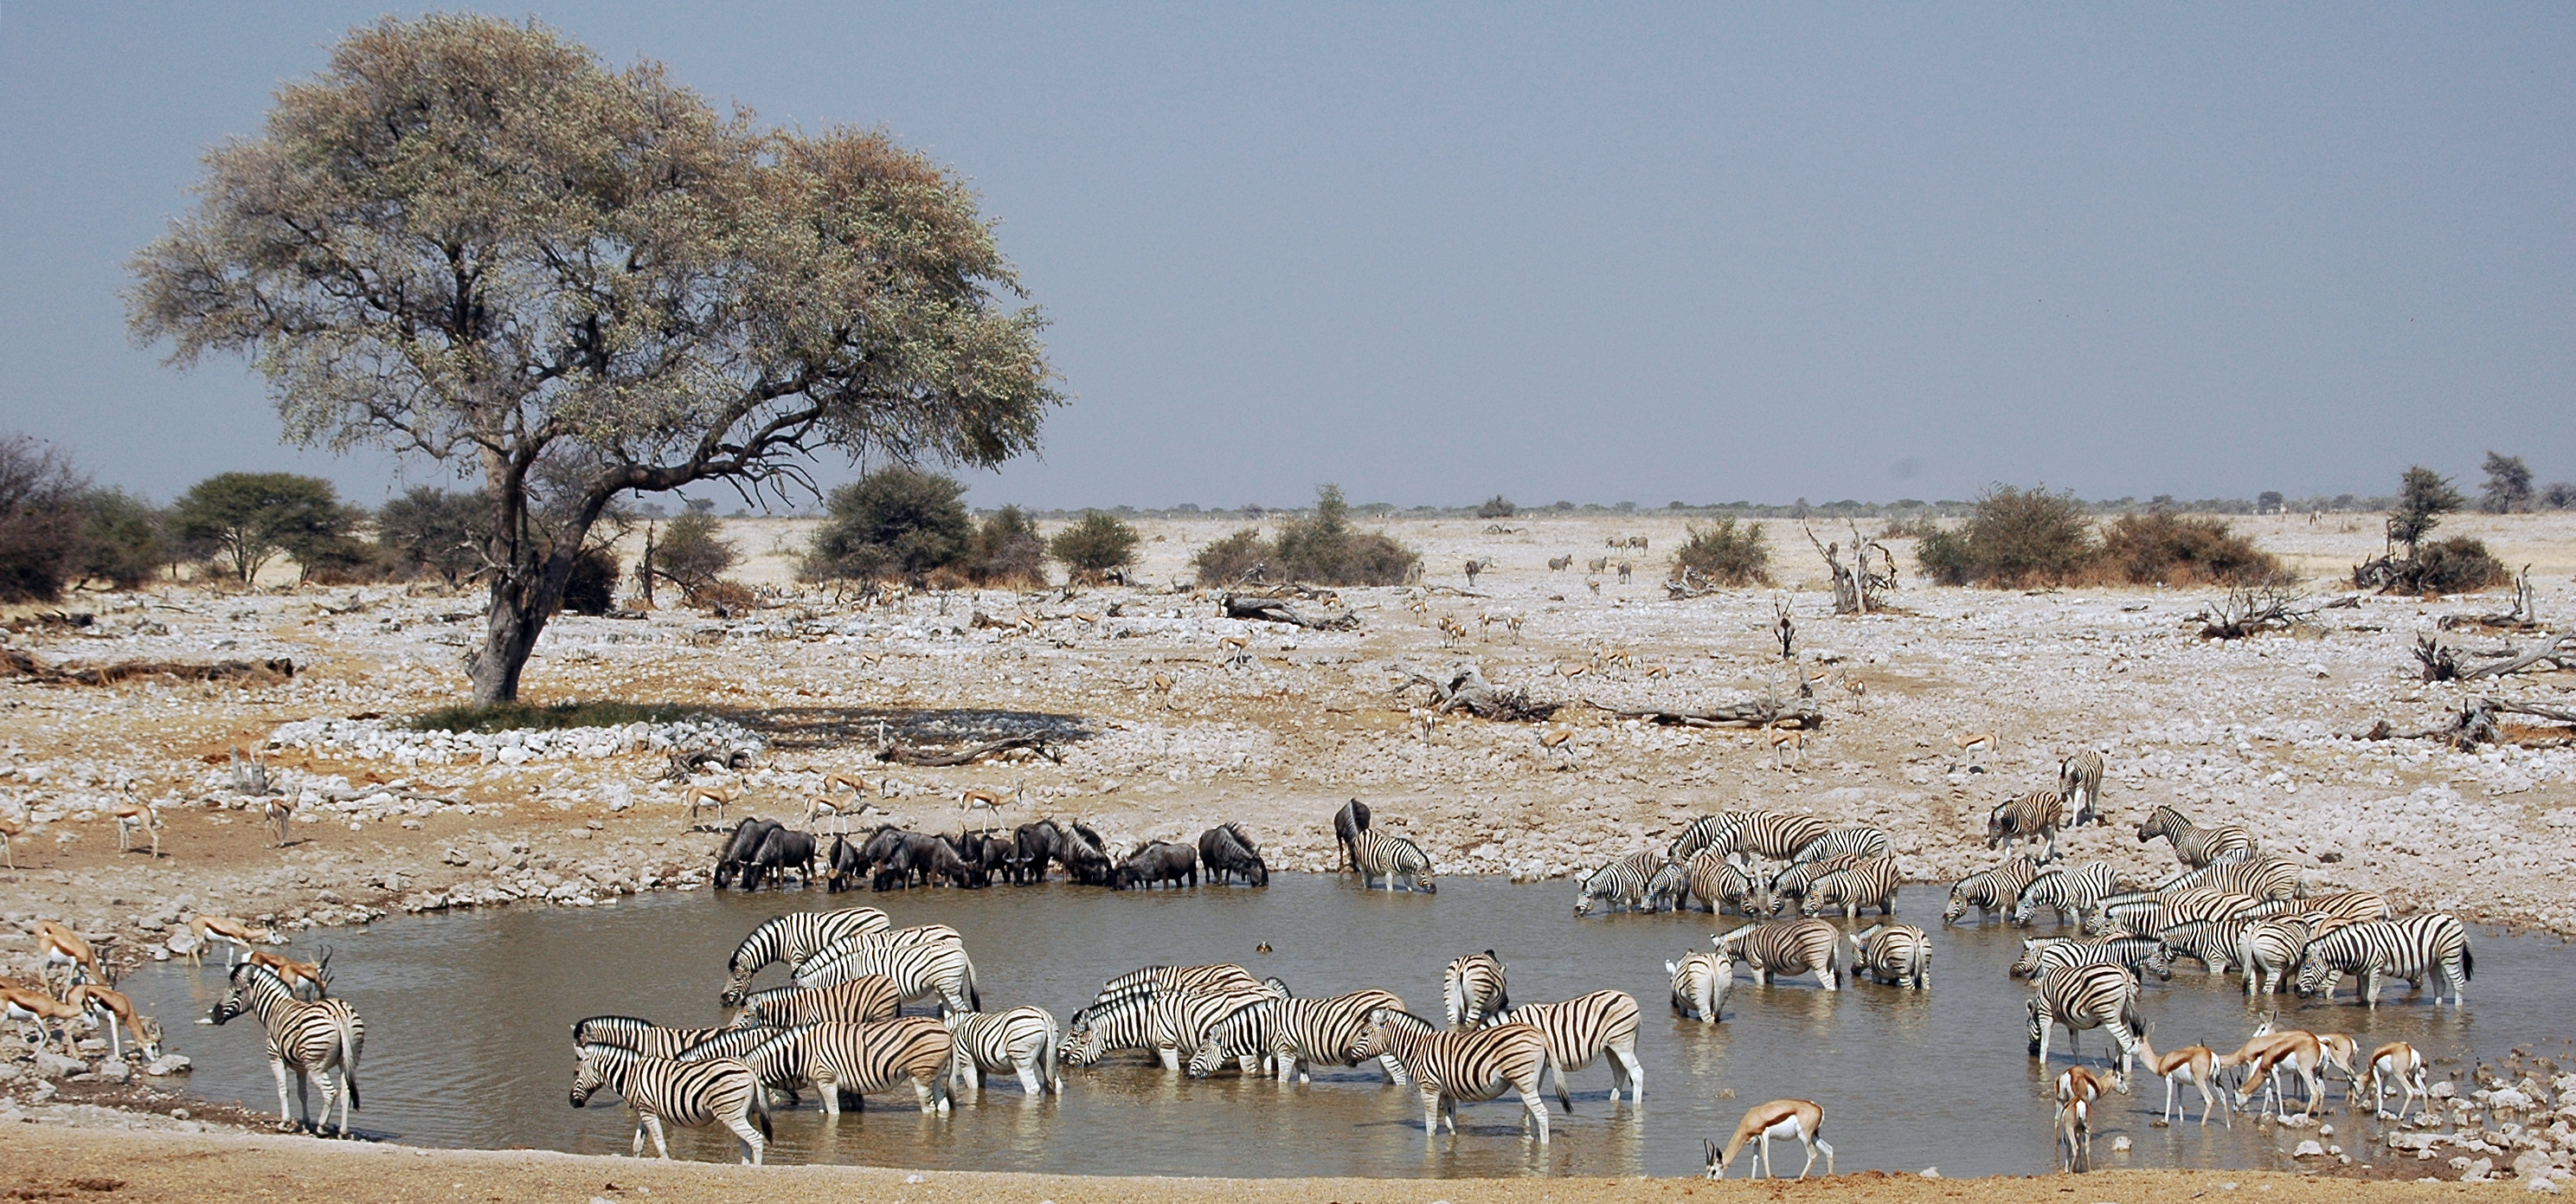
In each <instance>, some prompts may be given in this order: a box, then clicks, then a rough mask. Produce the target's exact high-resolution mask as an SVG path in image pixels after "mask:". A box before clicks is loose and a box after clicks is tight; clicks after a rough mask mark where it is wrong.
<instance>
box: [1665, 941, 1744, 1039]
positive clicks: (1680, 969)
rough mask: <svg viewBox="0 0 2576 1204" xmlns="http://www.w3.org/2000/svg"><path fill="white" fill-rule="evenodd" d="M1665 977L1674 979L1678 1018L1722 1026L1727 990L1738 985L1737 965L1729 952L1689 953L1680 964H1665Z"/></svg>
mask: <svg viewBox="0 0 2576 1204" xmlns="http://www.w3.org/2000/svg"><path fill="white" fill-rule="evenodd" d="M1664 973H1666V974H1670V975H1672V976H1673V1014H1674V1015H1676V1016H1681V1017H1684V1018H1686V1019H1694V1018H1695V1019H1697V1020H1698V1021H1699V1022H1700V1023H1702V1024H1715V1023H1717V1022H1718V1018H1719V1016H1718V1013H1719V1011H1720V1009H1722V1008H1723V1007H1724V1006H1725V1004H1726V991H1727V988H1729V987H1732V986H1734V985H1735V962H1734V960H1733V959H1731V958H1729V957H1728V956H1727V955H1726V951H1725V950H1722V949H1721V950H1719V951H1717V952H1715V953H1685V954H1683V955H1682V959H1681V960H1680V961H1677V962H1665V963H1664Z"/></svg>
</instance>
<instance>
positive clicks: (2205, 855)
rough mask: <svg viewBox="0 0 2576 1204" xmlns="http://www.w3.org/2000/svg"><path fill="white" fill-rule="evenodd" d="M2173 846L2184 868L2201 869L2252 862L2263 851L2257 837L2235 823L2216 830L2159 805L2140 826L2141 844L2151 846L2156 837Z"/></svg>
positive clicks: (2139, 836)
mask: <svg viewBox="0 0 2576 1204" xmlns="http://www.w3.org/2000/svg"><path fill="white" fill-rule="evenodd" d="M2159 836H2161V837H2164V838H2165V839H2166V840H2167V841H2169V842H2171V843H2172V844H2173V851H2174V856H2175V857H2177V858H2180V859H2181V861H2182V863H2183V864H2184V865H2187V866H2190V867H2191V868H2193V869H2200V868H2203V867H2205V866H2208V865H2211V864H2213V863H2215V862H2220V861H2231V860H2233V861H2245V860H2250V859H2252V858H2253V857H2254V855H2255V854H2257V853H2259V852H2261V851H2262V850H2261V846H2259V845H2257V844H2256V843H2255V842H2254V834H2253V833H2251V832H2248V831H2246V830H2245V829H2244V828H2242V827H2239V826H2237V825H2235V824H2220V825H2218V826H2217V827H2214V828H2203V827H2199V826H2197V825H2195V824H2193V823H2192V822H2191V817H2190V816H2187V815H2184V814H2183V813H2182V812H2180V811H2177V810H2175V809H2173V808H2172V807H2165V806H2159V807H2157V808H2156V809H2155V810H2153V811H2150V812H2148V813H2147V818H2146V821H2145V822H2144V823H2141V824H2139V825H2138V843H2139V844H2148V843H2150V842H2152V841H2154V840H2155V838H2157V837H2159Z"/></svg>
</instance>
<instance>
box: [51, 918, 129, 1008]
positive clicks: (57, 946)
mask: <svg viewBox="0 0 2576 1204" xmlns="http://www.w3.org/2000/svg"><path fill="white" fill-rule="evenodd" d="M36 957H37V971H36V972H37V973H38V974H41V975H43V976H44V983H45V989H47V990H52V989H53V985H54V967H56V966H68V967H70V968H71V972H70V978H71V981H70V982H67V983H65V984H63V990H65V991H69V990H70V989H71V988H72V987H75V986H78V985H80V984H81V983H85V982H100V983H104V982H113V981H114V980H113V979H111V978H109V977H108V976H107V970H106V968H105V967H103V966H101V965H100V964H99V961H98V950H96V949H93V948H91V947H90V943H89V942H88V941H86V940H83V939H81V934H79V933H77V932H74V931H72V930H71V929H70V928H68V927H66V926H64V925H61V924H57V923H55V922H53V921H52V920H38V921H36Z"/></svg>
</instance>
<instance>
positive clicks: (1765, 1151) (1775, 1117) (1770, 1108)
mask: <svg viewBox="0 0 2576 1204" xmlns="http://www.w3.org/2000/svg"><path fill="white" fill-rule="evenodd" d="M1824 1126H1825V1110H1824V1109H1823V1108H1822V1107H1819V1106H1818V1105H1817V1104H1815V1103H1814V1102H1813V1101H1810V1100H1802V1099H1775V1100H1773V1101H1771V1102H1770V1103H1767V1104H1755V1105H1753V1106H1752V1107H1750V1108H1747V1109H1745V1110H1744V1119H1742V1120H1740V1121H1737V1122H1735V1134H1734V1135H1733V1136H1731V1137H1728V1138H1727V1139H1726V1148H1725V1149H1724V1150H1720V1149H1718V1148H1717V1143H1716V1142H1714V1141H1711V1142H1708V1143H1707V1145H1708V1177H1709V1178H1711V1179H1723V1178H1725V1177H1726V1168H1727V1167H1729V1166H1731V1165H1733V1164H1734V1162H1735V1156H1736V1155H1737V1154H1738V1153H1741V1152H1743V1150H1744V1147H1746V1146H1748V1145H1753V1146H1755V1147H1756V1148H1755V1150H1754V1154H1753V1167H1752V1168H1751V1169H1749V1170H1747V1171H1746V1175H1747V1176H1748V1177H1750V1175H1751V1174H1752V1171H1753V1170H1759V1171H1761V1172H1762V1177H1763V1178H1765V1179H1769V1178H1773V1177H1775V1176H1776V1173H1777V1172H1776V1168H1775V1166H1774V1165H1773V1163H1772V1161H1771V1139H1772V1138H1774V1137H1778V1138H1781V1139H1783V1140H1789V1139H1795V1140H1796V1141H1797V1142H1798V1144H1800V1145H1803V1146H1805V1147H1807V1162H1806V1165H1805V1166H1801V1167H1799V1168H1798V1177H1799V1178H1801V1179H1804V1178H1806V1177H1807V1171H1808V1170H1809V1169H1810V1168H1813V1167H1814V1166H1815V1165H1816V1151H1818V1150H1823V1151H1824V1152H1825V1173H1826V1174H1828V1175H1830V1174H1833V1173H1834V1147H1832V1146H1830V1145H1827V1144H1826V1143H1825V1139H1824V1137H1823V1135H1822V1134H1823V1131H1824Z"/></svg>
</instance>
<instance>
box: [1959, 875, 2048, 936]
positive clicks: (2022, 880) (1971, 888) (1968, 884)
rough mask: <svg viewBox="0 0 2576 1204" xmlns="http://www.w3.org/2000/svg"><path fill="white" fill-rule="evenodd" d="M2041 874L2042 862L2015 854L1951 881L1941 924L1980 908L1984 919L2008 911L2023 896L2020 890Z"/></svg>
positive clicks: (1981, 919)
mask: <svg viewBox="0 0 2576 1204" xmlns="http://www.w3.org/2000/svg"><path fill="white" fill-rule="evenodd" d="M2038 875H2039V863H2038V862H2035V861H2032V860H2031V859H2030V858H2028V857H2014V858H2011V859H2009V860H2007V861H2005V862H2004V863H2003V864H2002V865H1999V866H1996V867H1995V868H1993V869H1990V870H1979V871H1977V872H1976V873H1973V874H1970V875H1968V876H1967V877H1965V878H1961V879H1959V880H1958V881H1957V882H1954V883H1951V884H1950V902H1949V904H1948V905H1947V906H1944V907H1943V908H1942V909H1941V926H1942V927H1944V928H1947V927H1949V926H1950V925H1952V924H1954V923H1957V922H1958V920H1959V918H1960V917H1962V916H1965V915H1967V914H1968V909H1969V908H1971V907H1974V908H1976V909H1977V918H1978V921H1979V922H1981V923H1982V922H1983V921H1984V920H1985V919H1986V917H1988V916H1992V915H1994V914H1995V913H1996V912H2003V913H2005V914H2007V915H2009V914H2010V913H2011V912H2012V910H2013V909H2014V907H2015V906H2016V905H2017V904H2018V903H2019V902H2020V900H2021V893H2022V891H2023V890H2024V889H2026V888H2028V887H2029V886H2030V884H2031V882H2032V881H2033V880H2034V879H2035V878H2037V877H2038Z"/></svg>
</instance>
